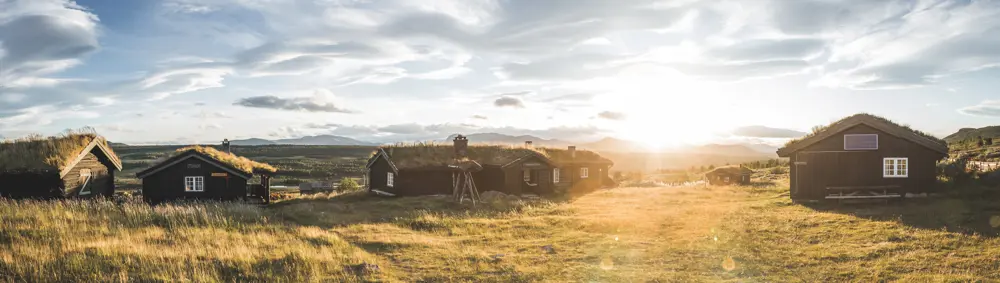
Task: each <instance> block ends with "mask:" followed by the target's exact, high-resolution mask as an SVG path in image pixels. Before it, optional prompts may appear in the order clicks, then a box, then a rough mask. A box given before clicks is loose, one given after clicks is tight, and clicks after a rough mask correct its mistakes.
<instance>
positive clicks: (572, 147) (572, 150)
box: [569, 145, 576, 158]
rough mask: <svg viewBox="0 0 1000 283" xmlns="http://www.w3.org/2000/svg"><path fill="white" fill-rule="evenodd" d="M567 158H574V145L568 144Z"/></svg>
mask: <svg viewBox="0 0 1000 283" xmlns="http://www.w3.org/2000/svg"><path fill="white" fill-rule="evenodd" d="M569 158H576V146H575V145H571V146H569Z"/></svg>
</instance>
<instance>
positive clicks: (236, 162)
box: [136, 146, 277, 203]
mask: <svg viewBox="0 0 1000 283" xmlns="http://www.w3.org/2000/svg"><path fill="white" fill-rule="evenodd" d="M227 147H228V146H227ZM276 171H277V169H275V168H274V167H273V166H271V165H268V164H265V163H261V162H256V161H253V160H250V159H247V158H246V157H241V156H237V155H234V154H232V153H230V152H229V150H226V151H220V150H217V149H215V148H211V147H203V146H192V147H185V148H181V149H178V150H177V152H176V153H175V154H174V155H173V156H171V157H169V158H167V159H165V160H163V161H161V162H159V163H157V164H155V165H153V166H152V167H149V168H147V169H145V170H143V171H141V172H139V173H136V176H137V177H138V178H139V179H142V198H143V200H145V201H146V202H149V203H160V202H163V201H171V200H180V199H195V200H241V199H245V198H247V197H253V198H260V199H261V200H262V201H264V202H265V203H266V202H267V201H268V200H269V197H270V196H269V195H270V179H271V175H272V174H274V173H275V172H276ZM254 175H259V176H260V183H259V184H253V185H248V184H249V183H250V181H251V179H252V178H253V177H254Z"/></svg>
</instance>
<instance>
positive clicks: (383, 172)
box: [365, 136, 614, 196]
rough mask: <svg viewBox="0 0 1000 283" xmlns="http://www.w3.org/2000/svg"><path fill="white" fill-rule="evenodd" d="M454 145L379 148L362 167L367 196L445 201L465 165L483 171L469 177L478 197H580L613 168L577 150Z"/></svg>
mask: <svg viewBox="0 0 1000 283" xmlns="http://www.w3.org/2000/svg"><path fill="white" fill-rule="evenodd" d="M453 143H454V144H453V145H447V144H415V145H396V146H385V147H380V148H378V149H377V150H376V151H375V152H374V153H373V154H372V157H371V158H370V159H369V160H368V163H367V165H366V166H365V168H366V171H367V173H366V178H367V179H368V181H367V183H368V184H369V190H371V191H374V192H377V193H382V194H388V195H399V196H417V195H450V194H452V193H453V192H452V188H453V184H452V180H453V179H452V175H451V174H452V167H450V166H453V165H454V164H455V163H456V162H457V161H470V162H474V163H475V164H476V165H477V166H481V167H482V169H481V170H476V171H475V172H474V173H472V175H473V179H474V181H475V184H476V187H478V190H479V191H480V192H485V191H498V192H503V193H506V194H512V195H522V194H536V195H563V194H582V193H586V192H590V191H593V190H596V189H597V188H600V187H603V186H605V185H608V184H609V183H610V178H609V177H608V171H609V169H610V167H611V166H612V165H613V164H614V163H612V162H611V161H610V160H608V159H607V158H604V157H602V156H600V155H599V154H597V153H594V152H592V151H587V150H577V149H576V147H569V148H567V149H554V148H544V147H537V148H536V147H532V146H530V144H526V146H524V147H517V146H503V145H469V141H468V139H466V138H465V137H464V136H457V137H456V138H455V139H454V140H453Z"/></svg>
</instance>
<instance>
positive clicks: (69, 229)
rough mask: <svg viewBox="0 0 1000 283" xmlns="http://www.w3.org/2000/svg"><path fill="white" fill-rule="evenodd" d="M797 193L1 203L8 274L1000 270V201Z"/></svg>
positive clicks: (165, 276)
mask: <svg viewBox="0 0 1000 283" xmlns="http://www.w3.org/2000/svg"><path fill="white" fill-rule="evenodd" d="M786 192H787V184H786V183H785V181H783V180H778V181H777V183H767V184H757V185H756V186H752V187H710V188H706V187H679V188H619V189H612V190H603V191H598V192H595V193H592V194H589V195H587V196H584V197H581V198H578V199H575V200H572V201H565V202H548V201H541V202H532V203H524V202H515V203H494V204H482V205H479V206H477V207H475V208H473V207H470V206H468V205H459V204H455V203H451V202H449V201H448V200H447V199H442V198H434V197H414V198H397V199H382V198H374V197H369V196H365V195H359V194H346V195H312V196H306V197H303V198H299V199H292V200H284V201H281V202H278V203H275V204H272V205H271V206H269V207H266V208H260V207H252V206H246V205H239V204H221V203H202V204H174V205H164V206H157V207H155V208H151V207H149V206H146V205H144V204H141V203H125V204H121V205H118V204H115V203H112V202H79V201H65V202H34V201H23V202H17V201H0V215H3V218H0V245H2V246H3V248H0V281H64V280H69V279H72V280H83V281H101V280H108V281H124V280H131V281H199V282H201V281H268V282H309V281H348V282H351V281H406V282H414V281H425V282H427V281H430V282H439V281H482V282H534V281H549V282H567V281H569V282H579V281H584V282H630V281H631V282H647V281H653V282H657V281H659V282H705V281H707V282H718V281H730V282H775V281H805V282H830V281H861V282H873V281H901V282H926V281H975V280H984V281H995V280H1000V260H997V259H998V258H1000V239H998V238H997V235H998V234H997V232H998V229H997V228H995V225H1000V216H997V215H1000V205H998V204H993V203H990V202H987V201H971V200H962V199H949V198H943V199H910V200H906V201H904V202H901V203H890V204H888V205H887V204H882V203H877V204H854V205H846V204H845V205H842V206H835V205H826V206H804V205H800V204H794V203H792V202H790V201H789V200H788V197H787V195H786V194H785V193H786ZM991 222H992V224H994V225H990V224H991ZM546 246H550V247H551V249H547V248H543V247H546ZM374 266H377V269H376V268H375V267H374Z"/></svg>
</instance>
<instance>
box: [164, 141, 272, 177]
mask: <svg viewBox="0 0 1000 283" xmlns="http://www.w3.org/2000/svg"><path fill="white" fill-rule="evenodd" d="M188 151H196V152H198V153H202V154H205V155H208V156H211V157H212V158H214V159H216V160H218V161H221V162H222V163H225V164H228V165H229V166H233V168H236V169H239V170H240V171H243V172H246V173H253V172H270V173H274V172H277V171H278V169H277V168H274V166H271V165H270V164H267V163H263V162H257V161H253V160H250V159H248V158H246V157H242V156H237V155H235V154H232V153H228V152H222V151H220V150H218V149H215V148H213V147H207V146H197V145H195V146H189V147H184V148H180V149H177V154H182V153H184V152H188Z"/></svg>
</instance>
